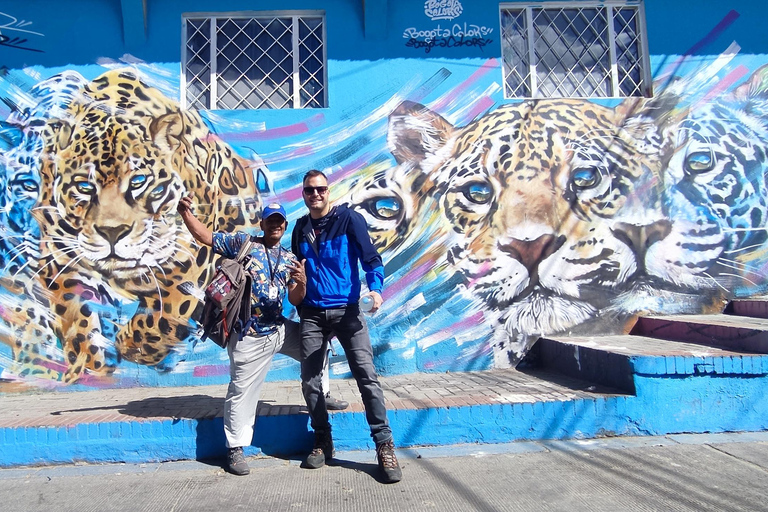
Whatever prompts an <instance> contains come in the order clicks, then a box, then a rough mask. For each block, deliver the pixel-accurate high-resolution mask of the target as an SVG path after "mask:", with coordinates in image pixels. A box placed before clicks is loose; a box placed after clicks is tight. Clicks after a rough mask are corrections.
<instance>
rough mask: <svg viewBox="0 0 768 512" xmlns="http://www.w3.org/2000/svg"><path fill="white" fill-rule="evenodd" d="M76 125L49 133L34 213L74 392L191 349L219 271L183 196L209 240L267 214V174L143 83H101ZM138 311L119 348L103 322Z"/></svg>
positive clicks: (77, 105) (121, 78) (86, 98)
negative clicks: (194, 230)
mask: <svg viewBox="0 0 768 512" xmlns="http://www.w3.org/2000/svg"><path fill="white" fill-rule="evenodd" d="M137 99H140V101H139V100H137ZM69 114H70V115H69V116H68V118H63V119H57V120H55V121H51V122H49V123H48V127H49V130H48V134H47V140H46V146H45V148H44V150H43V161H42V164H41V190H42V193H41V196H40V199H39V202H38V205H37V207H36V208H35V217H36V218H37V220H38V221H39V223H40V227H41V245H40V251H41V256H40V263H39V277H40V279H41V281H42V283H43V284H44V287H45V288H46V289H47V290H49V291H50V294H51V303H52V304H51V306H52V309H53V312H54V313H55V315H56V318H57V324H56V334H57V336H58V338H59V339H60V340H61V345H62V348H63V352H64V356H65V358H66V364H67V372H66V374H65V376H64V380H65V381H66V382H72V381H75V380H77V379H78V378H79V377H80V376H81V375H82V374H83V372H85V371H88V372H89V373H92V374H95V375H105V374H109V373H110V372H112V371H113V370H114V369H115V365H116V362H117V361H119V360H120V359H125V360H127V361H132V362H136V363H140V364H143V365H159V364H161V363H162V362H163V360H164V359H165V358H166V357H167V356H168V355H169V354H170V353H172V352H173V351H176V350H183V349H184V346H183V345H182V343H183V342H184V340H186V339H187V338H188V337H189V336H190V335H191V334H192V332H191V331H192V330H194V328H195V324H194V321H193V320H192V318H193V316H194V315H193V311H194V310H195V308H196V307H197V305H198V304H197V300H196V298H195V297H198V298H199V297H200V294H199V288H200V286H201V285H202V284H203V283H205V282H206V281H207V280H208V277H209V275H210V272H211V270H212V265H213V254H212V252H210V251H208V250H207V248H204V247H203V248H197V247H194V246H193V241H192V239H191V237H190V236H189V235H188V233H187V232H186V230H185V229H183V227H181V225H180V220H179V219H178V217H177V215H176V205H177V203H178V201H179V199H180V198H181V197H182V196H183V195H184V194H187V193H190V194H192V195H193V197H194V203H195V204H196V205H199V206H201V207H202V208H201V210H204V212H203V213H204V215H200V218H201V219H202V220H204V222H205V223H206V225H207V226H208V227H209V228H211V229H226V230H231V229H235V228H237V227H250V226H252V225H255V224H256V222H257V220H258V212H259V211H260V209H261V200H260V195H259V191H258V190H257V188H256V185H255V173H257V172H259V170H258V169H254V168H252V167H253V166H252V164H251V162H249V161H246V160H244V159H242V158H240V157H239V156H237V155H236V154H235V153H234V151H232V149H231V148H230V147H229V146H228V145H226V144H225V143H223V142H222V141H220V140H219V139H218V138H217V137H216V136H215V135H214V134H213V133H211V131H210V130H209V129H208V128H207V127H206V126H205V124H204V123H203V121H202V119H201V118H200V117H199V115H198V114H197V113H195V112H187V111H181V110H180V109H179V107H178V105H177V104H176V103H175V102H174V101H172V100H170V99H168V98H166V97H165V96H163V95H162V94H161V93H160V92H159V91H158V90H156V89H154V88H150V87H148V86H146V85H144V84H143V83H142V82H141V81H140V80H139V79H138V78H137V77H136V76H135V75H134V74H131V73H128V72H124V71H119V70H118V71H110V72H108V73H105V74H104V75H102V76H101V77H99V78H97V79H95V80H93V81H92V82H91V83H89V84H88V85H86V86H85V87H84V89H83V91H82V98H81V99H80V100H78V101H76V102H74V103H73V104H72V105H71V107H70V109H69ZM128 303H137V307H136V312H135V314H133V316H132V317H131V318H129V319H128V321H127V322H126V323H125V324H124V325H122V326H120V327H119V329H118V330H117V333H116V335H115V339H114V340H112V339H109V338H108V337H107V336H105V334H104V332H103V327H102V320H101V319H100V318H99V314H98V311H99V310H100V309H103V307H105V306H106V307H111V308H117V309H120V308H121V307H122V306H124V305H125V304H128Z"/></svg>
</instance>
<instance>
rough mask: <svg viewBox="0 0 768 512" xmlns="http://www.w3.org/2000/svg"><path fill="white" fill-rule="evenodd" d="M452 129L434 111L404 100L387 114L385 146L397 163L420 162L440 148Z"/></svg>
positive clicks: (449, 124)
mask: <svg viewBox="0 0 768 512" xmlns="http://www.w3.org/2000/svg"><path fill="white" fill-rule="evenodd" d="M453 130H454V127H453V125H452V124H451V123H449V122H448V121H446V120H445V119H444V118H443V117H442V116H440V115H439V114H437V113H436V112H433V111H432V110H430V109H428V108H427V107H425V106H424V105H421V104H419V103H414V102H412V101H404V102H402V103H401V104H400V105H398V106H397V108H396V109H395V110H394V111H393V112H392V113H391V114H390V115H389V127H388V133H387V145H388V146H389V150H390V151H391V152H392V155H393V156H394V157H395V160H396V161H397V163H398V164H401V163H403V162H414V163H416V162H421V161H422V160H424V159H425V158H426V157H427V156H429V155H431V154H434V153H435V152H436V151H437V150H439V149H440V148H441V147H443V145H445V142H446V141H447V140H448V138H449V137H450V136H451V133H453Z"/></svg>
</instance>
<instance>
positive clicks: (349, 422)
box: [0, 369, 630, 467]
mask: <svg viewBox="0 0 768 512" xmlns="http://www.w3.org/2000/svg"><path fill="white" fill-rule="evenodd" d="M380 381H381V385H382V389H383V391H384V396H385V401H386V405H387V408H388V415H389V420H390V424H391V426H392V431H393V434H394V436H395V442H396V444H397V445H398V446H399V447H407V446H419V445H441V444H442V445H445V444H457V443H478V442H485V443H499V442H509V441H516V440H526V439H566V438H572V437H575V436H576V437H579V436H586V437H595V436H598V435H600V433H601V432H603V431H604V430H610V432H625V431H626V432H630V431H629V430H626V429H627V428H628V427H627V426H625V425H623V424H622V423H621V418H622V416H621V414H620V413H619V412H618V411H619V408H620V407H622V406H623V404H624V401H623V400H625V399H626V398H628V397H627V395H626V394H624V393H622V392H621V391H620V390H617V389H612V388H609V387H606V386H600V385H596V384H594V383H590V382H585V381H582V380H579V379H576V378H572V377H568V376H564V375H560V374H555V373H551V372H547V371H530V372H521V371H517V370H515V369H499V370H489V371H478V372H466V373H464V372H461V373H442V374H438V373H422V374H411V375H398V376H391V377H381V378H380ZM331 390H332V392H333V395H334V396H336V397H337V398H342V399H344V400H348V401H349V402H350V406H349V408H348V409H347V410H345V411H333V412H331V413H330V415H331V424H332V426H333V436H334V442H335V444H336V447H337V449H340V450H361V449H371V448H372V447H373V445H372V441H371V438H370V430H369V428H368V426H367V424H366V419H365V412H364V407H363V404H362V402H361V399H360V395H359V392H358V391H357V386H356V384H355V383H354V381H352V380H340V379H333V380H332V381H331ZM225 393H226V386H206V387H187V388H130V389H105V390H99V391H87V392H77V393H70V392H64V393H56V392H51V393H46V394H26V393H24V394H10V393H8V394H2V395H0V467H12V466H20V465H35V464H43V463H45V464H57V463H71V462H76V461H87V462H115V461H123V462H151V461H159V460H178V459H210V458H217V457H222V456H223V455H224V454H225V453H226V449H225V444H224V426H223V418H222V416H223V406H224V395H225ZM303 403H304V401H303V397H302V396H301V391H300V385H299V382H298V381H292V382H285V381H282V382H267V383H266V384H265V386H264V388H263V389H262V396H261V401H260V404H259V408H258V418H257V421H256V428H255V433H254V442H253V445H252V446H250V447H247V448H246V453H247V454H254V453H257V452H259V451H261V452H263V453H267V454H273V455H292V454H306V453H308V452H309V450H310V449H311V447H312V440H313V437H312V435H311V433H310V430H309V428H308V420H309V416H308V414H307V411H306V408H305V407H304V405H303ZM576 412H578V413H579V417H578V421H575V420H574V422H571V423H566V424H559V422H560V418H563V417H573V416H574V414H575V413H576ZM606 417H610V418H617V419H615V420H612V422H611V423H610V424H609V425H606V424H605V418H606Z"/></svg>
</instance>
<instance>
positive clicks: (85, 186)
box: [75, 181, 96, 195]
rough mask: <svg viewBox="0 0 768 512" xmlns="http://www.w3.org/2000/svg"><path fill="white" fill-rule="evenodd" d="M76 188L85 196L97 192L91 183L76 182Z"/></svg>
mask: <svg viewBox="0 0 768 512" xmlns="http://www.w3.org/2000/svg"><path fill="white" fill-rule="evenodd" d="M75 188H76V189H77V191H78V192H80V193H81V194H85V195H90V194H93V193H94V192H96V187H95V186H94V185H93V184H92V183H91V182H89V181H78V182H75Z"/></svg>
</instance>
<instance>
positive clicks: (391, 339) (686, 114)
mask: <svg viewBox="0 0 768 512" xmlns="http://www.w3.org/2000/svg"><path fill="white" fill-rule="evenodd" d="M445 4H446V5H444V6H442V7H443V8H440V6H439V5H435V6H433V7H434V9H433V10H431V11H430V15H431V16H432V17H431V18H430V20H429V21H430V22H431V23H432V25H430V26H432V27H433V28H432V30H433V32H430V33H426V32H425V31H424V30H421V29H420V28H418V26H416V25H411V24H409V23H408V22H407V21H406V22H404V23H403V27H402V28H403V30H402V33H403V44H405V46H406V48H407V49H408V51H411V52H413V54H412V55H413V56H412V57H409V58H406V59H393V60H392V61H386V60H384V61H377V62H371V63H370V66H369V69H368V70H367V71H366V72H367V73H368V75H367V76H369V77H370V78H371V79H368V80H366V83H367V86H366V91H365V94H362V93H361V92H360V91H359V90H357V89H358V88H359V77H355V76H351V75H354V74H355V73H352V72H351V70H353V69H356V68H355V65H354V64H350V63H343V62H339V63H333V61H332V59H333V56H332V55H331V54H329V62H330V63H329V70H330V71H329V81H330V80H336V79H338V80H339V81H342V82H343V83H344V85H343V86H342V87H343V88H345V90H347V89H348V90H349V91H350V94H349V98H348V100H347V103H345V105H344V108H336V109H334V108H329V109H319V110H306V111H298V112H296V111H294V112H291V113H290V115H286V116H285V117H282V118H281V117H277V116H275V115H272V116H271V117H269V116H267V117H268V121H267V122H265V121H264V120H263V117H262V116H261V114H260V112H259V111H245V112H244V111H199V112H198V111H193V110H184V109H182V108H181V107H180V104H179V98H180V96H181V95H180V91H179V87H180V83H179V76H178V72H177V70H176V68H174V66H173V64H157V63H152V62H147V61H144V60H142V59H140V58H138V57H133V56H130V55H125V56H124V57H123V58H122V59H117V60H114V59H101V60H100V61H99V62H96V63H91V64H88V65H78V66H69V67H64V68H59V69H55V68H45V67H41V66H33V67H20V68H13V69H9V68H5V69H3V70H2V73H0V98H1V99H2V100H3V103H2V106H1V107H0V117H1V118H2V122H1V123H0V185H2V187H1V190H2V194H0V232H1V233H2V239H1V240H0V390H3V389H17V388H43V389H47V388H60V387H67V388H68V389H87V388H92V387H129V386H173V385H189V384H211V383H218V382H226V380H227V379H228V363H227V360H226V354H225V352H224V351H221V350H220V349H219V348H218V347H216V346H215V345H213V344H212V343H210V342H200V339H199V332H198V327H199V326H198V324H197V322H196V319H197V315H198V314H199V311H200V309H201V303H200V301H201V299H202V293H201V289H202V288H204V287H205V284H206V282H207V280H208V279H209V277H210V276H211V273H212V270H213V269H214V268H215V263H216V261H215V258H214V256H213V255H212V254H211V253H210V252H209V251H207V250H206V249H205V248H201V247H198V246H197V245H196V244H195V242H194V241H193V240H192V238H191V236H190V235H189V234H188V232H187V231H186V230H185V228H184V226H183V224H182V222H181V219H180V218H179V217H178V215H177V214H176V205H177V203H178V200H179V199H180V198H181V197H182V196H183V195H185V194H192V195H193V196H194V198H195V205H196V213H197V215H198V217H199V218H201V219H202V220H204V222H206V223H207V225H208V226H209V227H210V228H212V229H224V230H233V229H244V230H249V231H252V232H254V233H256V232H257V229H258V228H257V226H258V219H259V212H260V210H261V207H262V205H263V204H265V203H266V202H272V201H279V202H280V203H282V204H283V205H284V206H285V207H286V209H287V210H288V212H289V217H290V218H289V222H290V224H291V225H290V227H292V224H293V221H295V220H296V219H297V218H298V217H299V216H301V215H303V214H304V213H305V208H304V205H303V201H302V199H301V178H302V176H303V174H304V172H306V171H307V170H309V169H313V168H315V169H321V170H323V171H325V172H326V173H327V174H328V176H329V179H330V183H331V193H332V200H334V201H336V202H346V203H349V204H350V205H352V207H354V208H355V209H356V210H358V211H359V212H360V213H361V214H362V215H363V216H364V217H365V218H366V220H367V221H368V224H369V226H370V232H371V237H372V239H373V241H374V243H375V244H376V246H377V247H378V248H379V250H380V251H381V253H382V255H383V258H384V262H385V269H386V273H387V276H388V277H387V281H386V287H385V290H384V299H385V304H384V306H383V308H382V310H380V311H379V312H378V313H377V314H376V315H373V316H371V317H369V325H370V326H371V330H372V339H373V342H374V351H375V357H376V364H377V366H378V369H379V371H380V372H381V373H382V374H398V373H410V372H418V371H462V370H478V369H488V368H492V367H504V366H509V365H514V364H516V363H517V362H518V361H519V360H520V359H521V357H522V356H523V355H524V354H525V353H526V351H527V350H528V349H529V348H530V346H531V345H532V344H533V343H534V342H535V340H536V339H537V338H538V337H539V336H541V335H554V334H563V333H565V334H567V333H574V334H575V333H595V334H603V333H620V332H624V331H625V330H626V328H627V326H628V325H631V323H632V322H633V320H634V319H635V318H636V315H638V314H659V313H660V314H670V313H675V314H677V313H698V312H713V311H719V310H721V309H722V308H723V306H724V305H725V303H726V302H727V300H729V299H730V298H733V297H742V296H749V295H754V294H760V293H764V292H765V290H766V288H767V287H768V279H767V278H766V275H768V237H767V236H766V229H767V226H766V216H767V215H768V214H767V213H766V208H767V207H768V181H767V178H766V169H767V167H768V162H767V161H766V151H767V150H768V67H766V66H767V65H768V59H765V58H762V57H761V56H759V55H753V54H742V53H741V52H740V49H739V47H738V45H737V44H736V43H734V44H732V45H731V46H729V47H727V49H726V50H725V51H722V52H721V53H719V54H718V55H715V56H713V57H712V58H707V59H698V58H691V57H690V56H686V55H683V56H680V57H678V58H675V59H667V58H665V59H661V58H660V57H654V56H652V57H651V64H652V66H651V67H652V69H654V70H655V71H654V74H655V76H654V94H653V97H650V98H629V99H624V100H604V101H597V100H595V101H591V100H580V99H531V100H525V101H510V100H504V99H503V93H502V83H501V82H500V80H501V77H502V73H501V62H500V60H499V59H498V58H496V57H494V56H491V55H484V53H483V52H489V48H491V47H492V43H493V40H494V39H495V38H496V37H497V34H496V33H495V32H494V29H493V28H492V27H489V26H488V25H487V24H482V23H480V24H476V25H475V24H471V23H469V22H466V23H465V22H462V24H461V25H460V27H463V28H461V30H459V31H458V33H454V32H455V25H454V22H455V21H456V18H459V17H460V16H464V14H463V13H462V8H461V4H460V3H458V2H447V3H445ZM449 4H450V5H449ZM465 7H466V5H465ZM425 12H426V11H425ZM5 16H6V17H7V18H8V19H9V20H10V19H11V18H13V20H14V21H13V23H11V22H10V21H8V22H7V23H5V27H4V28H3V29H2V41H1V42H0V48H2V51H4V52H7V51H16V52H28V53H30V54H31V53H37V52H39V51H42V50H41V46H40V45H39V44H38V43H39V40H40V39H41V38H42V37H44V36H43V34H42V32H38V31H36V30H34V27H35V25H34V24H29V23H28V22H22V21H21V20H19V19H18V18H15V17H13V16H12V15H10V14H6V15H5ZM726 21H727V20H726ZM438 23H441V24H442V25H440V27H443V28H440V31H439V32H437V31H435V30H437V29H435V28H434V26H435V25H436V24H438ZM444 27H448V28H444ZM10 29H14V30H10ZM708 37H711V33H710V36H708ZM425 41H426V43H425ZM457 48H460V49H462V50H467V48H474V50H476V51H477V52H478V55H480V56H481V57H473V58H459V59H451V58H447V56H448V54H447V53H445V52H450V51H452V50H455V49H457ZM438 52H444V53H441V54H438ZM417 53H418V55H417ZM425 56H426V57H428V58H427V59H426V60H425V59H424V58H423V57H425ZM386 74H397V75H398V77H401V79H398V80H376V79H375V78H376V77H380V76H383V75H386ZM331 99H332V100H333V98H331ZM285 244H286V245H287V244H288V239H286V240H285ZM286 312H287V313H288V314H294V313H293V312H292V311H286ZM297 368H298V366H297V363H295V362H294V361H292V360H289V359H280V360H279V361H278V363H277V364H276V366H275V370H274V371H273V372H272V374H271V378H273V379H276V378H284V379H296V378H297V376H298V371H297ZM332 373H333V376H334V377H344V376H348V368H347V367H346V364H345V361H344V357H343V354H340V355H338V356H335V357H334V358H333V360H332Z"/></svg>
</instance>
